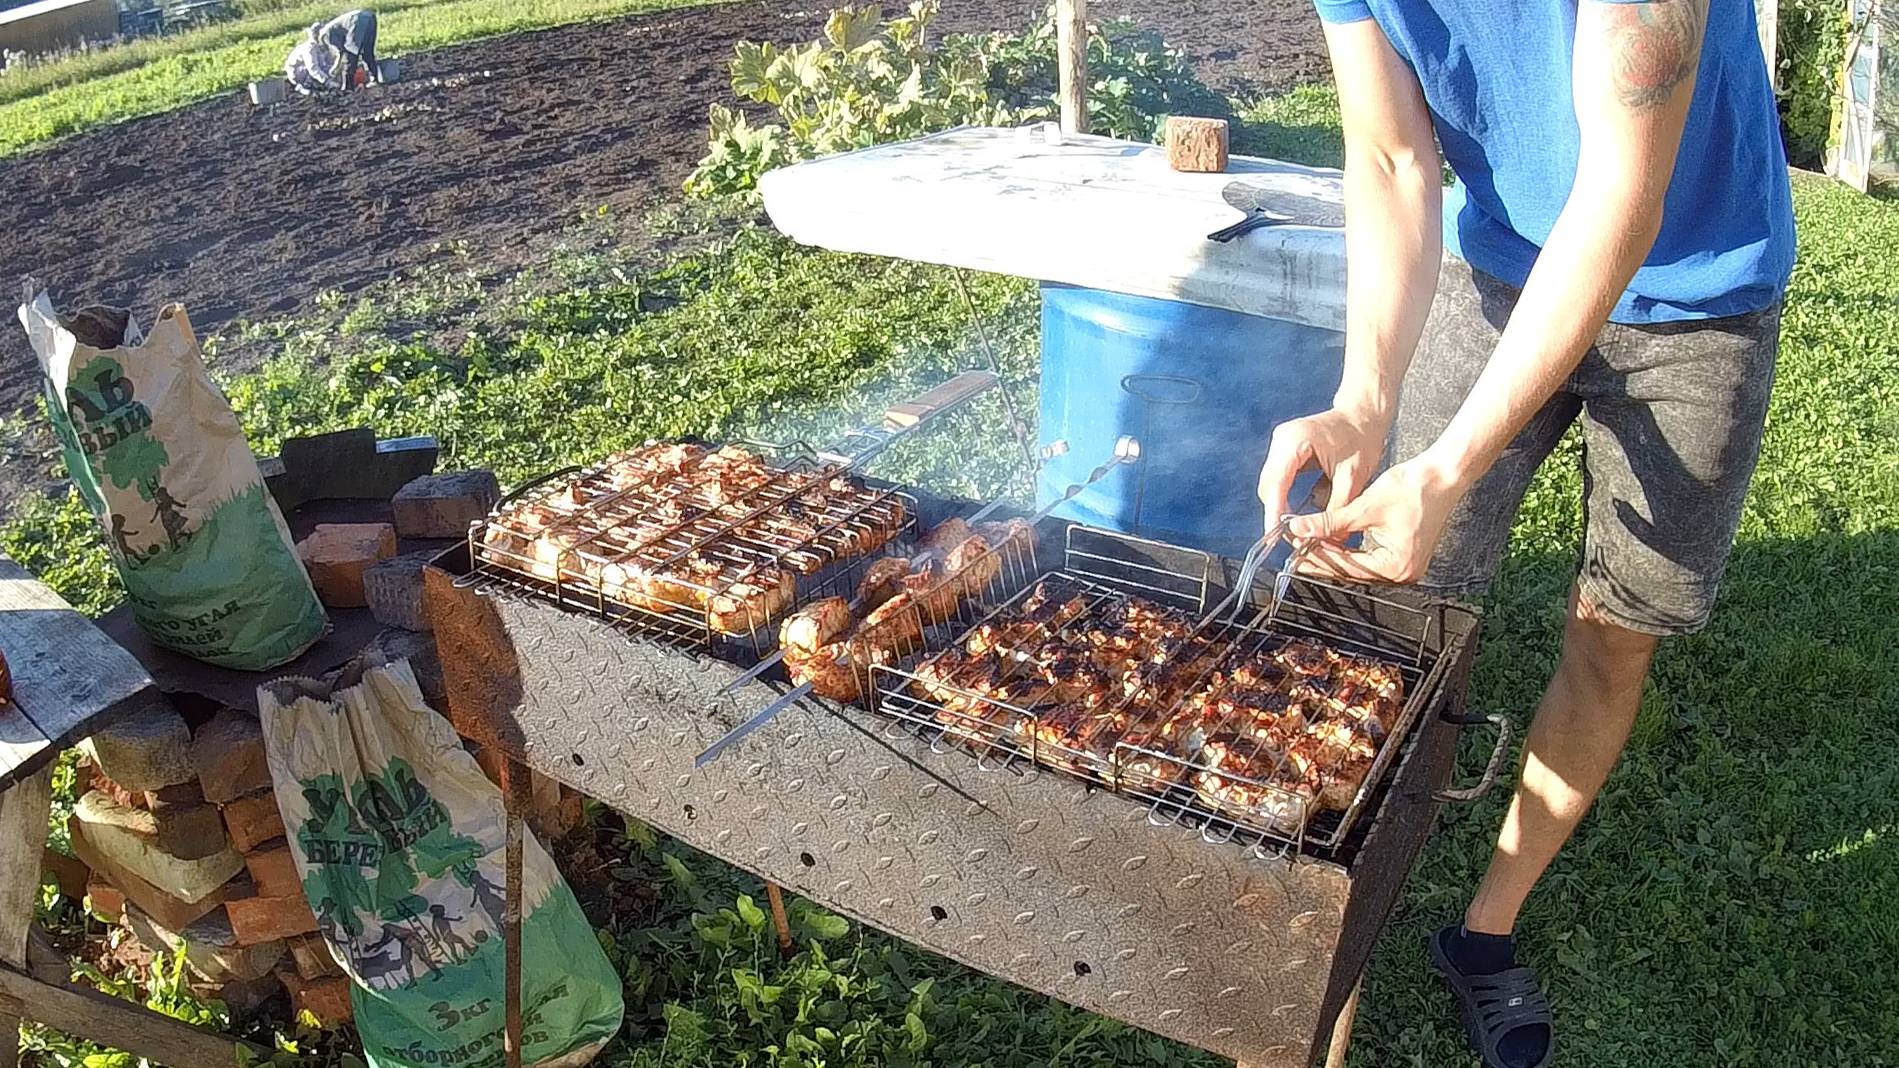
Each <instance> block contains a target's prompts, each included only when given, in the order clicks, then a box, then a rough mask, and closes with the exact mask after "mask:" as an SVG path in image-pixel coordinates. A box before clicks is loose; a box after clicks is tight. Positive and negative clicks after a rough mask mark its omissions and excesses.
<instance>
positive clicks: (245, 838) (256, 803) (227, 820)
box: [224, 790, 284, 853]
mask: <svg viewBox="0 0 1899 1068" xmlns="http://www.w3.org/2000/svg"><path fill="white" fill-rule="evenodd" d="M224 829H225V830H226V831H228V832H230V835H231V845H232V846H234V847H235V848H236V849H237V851H238V852H240V853H249V852H252V851H253V850H255V849H256V848H257V847H258V846H261V845H263V844H264V843H265V842H268V841H271V840H272V839H276V838H282V837H283V836H284V818H283V815H282V814H281V813H279V812H278V811H277V795H276V794H274V793H271V792H270V791H268V790H266V791H264V792H263V793H260V794H251V795H249V796H247V797H240V798H238V799H237V800H235V801H232V802H231V803H229V804H227V805H225V806H224Z"/></svg>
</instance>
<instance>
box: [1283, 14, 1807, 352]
mask: <svg viewBox="0 0 1899 1068" xmlns="http://www.w3.org/2000/svg"><path fill="white" fill-rule="evenodd" d="M1582 2H1584V3H1589V2H1593V0H1582ZM1314 4H1315V6H1316V7H1317V8H1318V10H1319V17H1320V18H1322V19H1324V20H1325V21H1327V22H1355V21H1358V20H1361V19H1367V18H1375V19H1377V20H1378V25H1379V27H1380V28H1381V29H1383V30H1384V33H1385V36H1386V37H1387V38H1388V39H1389V40H1390V41H1391V44H1392V47H1393V48H1394V49H1395V50H1396V51H1397V53H1398V55H1399V56H1401V57H1403V59H1404V60H1405V62H1406V63H1408V64H1409V65H1410V66H1411V69H1412V70H1413V71H1415V72H1416V73H1417V76H1418V81H1419V82H1420V83H1421V84H1422V85H1423V87H1424V99H1425V102H1426V103H1427V104H1428V105H1429V106H1430V109H1431V119H1432V121H1433V122H1434V123H1435V124H1436V127H1437V136H1438V142H1439V144H1440V145H1442V146H1443V149H1444V157H1445V159H1446V160H1447V161H1448V162H1449V163H1450V165H1451V169H1452V170H1453V171H1455V172H1456V174H1457V179H1458V180H1457V183H1456V185H1455V186H1454V187H1453V188H1452V189H1449V190H1446V191H1445V197H1444V241H1445V244H1446V246H1447V247H1449V249H1450V250H1451V251H1452V252H1454V253H1456V254H1458V255H1460V256H1462V257H1463V258H1464V259H1466V260H1468V261H1469V262H1470V264H1471V265H1472V266H1473V267H1476V268H1477V269H1478V270H1481V271H1483V272H1484V273H1486V274H1490V275H1494V276H1496V277H1498V278H1501V279H1503V280H1504V281H1506V282H1509V283H1511V284H1513V285H1517V286H1521V285H1522V284H1523V283H1524V281H1525V279H1527V278H1528V277H1529V275H1530V266H1531V265H1532V264H1533V263H1535V262H1536V257H1537V253H1538V251H1539V250H1540V249H1541V247H1542V245H1543V242H1544V241H1546V240H1547V239H1548V238H1549V233H1550V229H1551V228H1552V227H1553V226H1554V225H1555V223H1556V216H1557V214H1558V213H1560V212H1561V211H1562V209H1563V202H1564V201H1565V200H1566V199H1568V197H1569V191H1570V186H1571V184H1572V183H1573V182H1574V180H1575V175H1576V160H1577V153H1578V146H1579V144H1580V140H1581V135H1580V133H1579V131H1578V129H1577V125H1576V110H1575V103H1574V101H1573V99H1572V97H1571V93H1570V71H1571V56H1572V49H1573V46H1574V43H1575V38H1576V4H1577V0H1436V2H1433V0H1314ZM1709 7H1710V10H1709V13H1708V29H1707V37H1706V39H1705V40H1704V41H1703V44H1702V52H1701V67H1700V70H1699V73H1698V74H1697V76H1696V80H1695V96H1694V101H1693V102H1692V103H1691V105H1690V106H1689V111H1688V124H1687V127H1686V130H1685V132H1684V133H1683V134H1682V143H1681V152H1680V154H1679V155H1678V156H1677V157H1676V160H1675V173H1674V175H1673V177H1672V178H1671V179H1670V181H1669V186H1668V193H1667V195H1666V197H1665V199H1664V201H1663V213H1662V229H1661V234H1660V236H1659V237H1657V238H1656V240H1655V247H1654V249H1653V250H1651V251H1650V252H1649V255H1648V259H1647V260H1645V261H1644V262H1643V265H1642V267H1641V268H1640V269H1639V270H1637V271H1636V273H1635V278H1634V279H1633V280H1632V281H1631V282H1630V283H1629V288H1628V291H1627V292H1626V293H1624V294H1623V295H1622V299H1621V301H1620V302H1618V303H1617V304H1616V307H1615V311H1614V312H1613V313H1611V315H1610V318H1611V319H1613V320H1614V321H1616V322H1621V323H1650V322H1666V321H1670V320H1680V319H1707V318H1714V317H1719V316H1727V315H1739V314H1742V313H1745V312H1750V311H1757V310H1759V309H1761V308H1765V307H1767V306H1769V305H1771V304H1773V303H1774V302H1775V301H1776V300H1778V299H1780V295H1781V292H1782V291H1783V290H1784V289H1785V288H1786V285H1787V275H1788V273H1789V272H1790V271H1791V270H1792V269H1793V256H1794V222H1793V194H1792V190H1791V189H1790V188H1789V186H1788V181H1787V163H1786V157H1785V156H1784V155H1783V153H1782V149H1781V144H1780V123H1779V118H1778V114H1777V112H1776V111H1775V108H1774V93H1773V88H1772V87H1771V86H1770V85H1769V83H1768V80H1767V64H1766V61H1765V60H1764V59H1763V57H1762V56H1761V46H1760V39H1759V37H1758V36H1756V30H1755V23H1754V5H1753V3H1752V2H1751V0H1712V2H1711V3H1710V5H1709Z"/></svg>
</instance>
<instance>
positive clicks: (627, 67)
mask: <svg viewBox="0 0 1899 1068" xmlns="http://www.w3.org/2000/svg"><path fill="white" fill-rule="evenodd" d="M826 6H827V5H826V4H825V2H824V0H810V2H807V0H798V2H796V3H792V4H789V5H787V4H786V3H784V2H783V0H780V2H777V3H734V4H723V5H718V6H711V7H704V8H688V9H684V10H674V11H666V12H660V13H656V14H652V15H644V16H636V17H632V18H625V19H619V20H614V21H608V22H599V23H593V24H584V25H576V26H568V27H562V28H559V29H554V30H547V31H542V32H538V33H532V34H521V35H514V36H508V37H497V38H491V39H488V40H484V41H477V42H474V43H471V44H466V45H461V46H457V47H452V48H445V49H441V50H439V51H434V52H428V53H420V54H413V55H407V56H404V57H402V60H403V63H402V67H403V78H404V80H403V82H402V83H401V84H399V85H394V86H386V87H382V88H380V89H375V90H371V91H367V92H363V93H357V94H354V95H353V96H351V97H349V98H340V97H337V98H317V97H313V98H307V99H298V98H295V97H293V98H292V99H291V100H289V101H287V102H286V103H284V104H281V105H277V106H275V107H271V108H254V107H252V106H251V105H250V103H249V102H248V100H247V99H246V98H245V96H244V94H243V93H241V92H233V93H227V94H225V95H224V96H221V97H218V98H215V99H213V100H209V101H206V102H204V103H201V104H197V105H194V106H192V107H188V108H184V109H182V110H178V111H174V112H169V113H166V114H162V115H156V116H152V117H149V118H144V119H135V120H132V121H129V122H125V123H121V124H118V125H116V126H111V127H107V128H104V129H101V130H97V131H93V132H90V133H86V134H82V135H79V136H77V137H72V138H68V139H66V140H64V141H61V142H58V143H56V144H54V145H52V146H50V147H47V148H45V149H42V150H39V151H35V152H31V153H29V154H27V155H25V156H21V157H18V158H15V159H12V160H7V161H0V189H4V190H6V195H5V196H4V197H0V265H4V270H5V272H6V278H7V280H8V283H9V284H10V285H11V284H12V280H13V279H15V278H18V277H21V276H27V275H30V276H33V277H35V278H37V279H38V280H39V281H40V282H42V283H43V284H44V285H46V286H47V287H48V288H49V289H50V290H51V292H52V294H53V295H54V297H55V299H56V300H57V301H58V302H59V303H60V304H61V306H77V305H79V304H82V303H93V302H100V303H108V304H115V305H119V306H122V307H129V308H132V309H133V310H134V312H135V313H136V314H137V315H138V316H139V318H140V320H141V321H144V322H149V321H150V319H151V318H152V316H153V315H155V314H156V312H157V309H158V307H159V306H160V305H162V304H164V303H166V302H170V301H182V302H183V303H184V304H185V306H186V307H187V308H188V309H189V311H190V314H191V318H192V321H193V323H195V324H198V325H199V326H200V328H201V329H202V330H203V332H204V333H206V334H211V333H215V332H216V331H217V330H218V329H219V328H220V327H222V326H223V325H225V324H226V323H229V322H231V321H232V320H234V319H239V318H259V317H264V316H270V315H276V314H285V313H291V312H295V311H297V310H299V309H300V308H303V307H306V306H307V304H308V302H309V301H310V300H311V299H312V298H313V297H314V296H315V295H316V294H318V293H320V292H323V291H325V290H340V291H343V292H349V291H352V290H355V289H357V288H360V287H362V286H364V285H366V284H369V283H371V282H374V281H377V280H380V279H384V278H387V277H389V276H391V275H393V274H396V273H399V272H401V271H403V270H404V269H406V268H412V267H415V266H418V265H420V264H422V263H424V262H426V261H428V260H430V258H431V257H432V256H433V255H435V254H436V253H435V252H434V251H433V250H434V247H435V246H439V245H441V244H443V243H459V244H460V245H462V246H464V247H465V248H466V249H467V250H468V252H469V253H470V255H471V256H472V258H473V259H474V260H475V261H476V262H480V263H483V264H486V265H489V266H493V267H500V268H506V267H508V266H510V265H511V264H514V263H519V262H523V261H525V260H526V259H527V258H529V257H530V256H532V255H533V254H534V252H535V251H536V250H537V249H538V248H539V247H540V244H541V243H542V242H545V241H548V240H551V239H553V238H554V237H555V236H556V235H558V233H559V231H560V230H561V229H562V228H563V227H564V226H566V225H567V224H568V223H570V222H572V221H574V220H576V219H577V218H578V217H579V216H580V215H582V214H586V213H591V212H595V211H597V210H598V209H600V208H601V207H603V206H605V207H608V208H609V209H625V210H637V209H640V208H642V207H646V206H651V205H652V204H654V203H656V202H658V201H660V200H663V199H665V198H668V197H671V196H674V195H676V194H677V191H678V190H679V188H680V183H681V182H682V181H683V180H684V179H685V177H686V174H687V173H688V172H689V171H690V170H691V169H692V167H693V165H694V164H695V163H696V162H697V161H698V159H699V158H700V156H702V155H703V154H704V152H705V137H706V135H705V115H706V106H707V105H708V104H711V103H714V102H721V101H725V102H729V101H731V100H732V93H731V88H730V82H729V80H728V75H727V72H726V63H727V61H728V60H729V59H730V57H731V55H732V48H733V45H734V44H736V43H738V42H740V41H746V40H774V41H778V42H781V43H790V42H797V41H804V40H811V39H813V38H815V37H816V36H817V35H818V33H819V30H820V27H821V25H822V22H823V12H824V10H825V8H826ZM888 6H890V7H892V9H894V8H895V7H896V6H897V5H895V4H892V5H888ZM943 8H944V14H943V18H942V20H941V22H940V23H939V25H940V27H941V30H942V31H943V32H954V31H960V30H986V29H1017V28H1020V27H1022V26H1024V25H1027V24H1028V22H1029V21H1030V20H1031V19H1032V18H1034V17H1036V16H1037V15H1038V14H1039V13H1040V12H1041V11H1043V10H1044V9H1045V0H945V2H944V4H943ZM1090 14H1091V15H1092V16H1094V17H1096V18H1102V17H1109V16H1114V15H1132V16H1133V17H1134V18H1136V19H1137V20H1138V21H1139V22H1140V23H1141V24H1142V25H1144V26H1149V27H1152V28H1155V29H1158V30H1160V31H1161V32H1162V33H1164V34H1165V35H1166V36H1167V38H1168V39H1169V40H1170V41H1172V42H1174V43H1176V44H1178V45H1179V46H1181V47H1183V48H1185V49H1186V50H1187V51H1188V53H1189V54H1190V55H1191V56H1192V58H1193V59H1194V61H1195V63H1196V67H1197V69H1198V70H1199V72H1200V74H1201V76H1202V77H1203V78H1204V79H1206V80H1207V81H1208V82H1210V83H1211V84H1213V85H1215V86H1216V87H1219V88H1221V89H1224V90H1227V91H1230V92H1255V91H1258V90H1261V89H1276V88H1282V87H1286V86H1290V85H1293V84H1297V83H1300V82H1305V81H1311V80H1313V79H1315V78H1318V77H1323V76H1324V74H1325V72H1326V66H1325V63H1324V60H1323V58H1322V47H1323V46H1322V41H1321V38H1320V34H1319V28H1318V22H1317V19H1316V18H1315V16H1314V15H1313V13H1312V9H1311V6H1310V4H1309V3H1308V2H1307V0H1262V2H1257V3H1249V4H1235V3H1232V2H1230V0H1096V2H1095V3H1094V4H1093V5H1091V8H1090ZM10 292H11V290H10ZM250 358H252V359H254V358H255V356H254V354H252V355H251V356H250ZM242 369H243V368H242V367H241V366H237V365H235V363H226V364H225V365H223V367H222V370H225V371H227V372H228V371H233V370H242ZM37 375H38V372H37V368H36V366H35V363H34V360H33V357H32V354H31V351H30V350H29V349H28V347H27V343H26V336H25V334H24V333H23V332H22V331H21V330H20V329H19V328H18V327H17V326H16V325H14V324H13V322H12V316H10V315H9V316H7V317H6V323H5V324H4V325H0V417H5V416H6V415H8V414H10V413H13V412H16V411H21V410H25V409H28V408H30V406H31V404H32V397H33V396H34V395H35V392H36V390H37ZM5 466H8V467H17V466H20V465H16V464H13V463H11V462H9V463H8V464H6V465H5ZM16 473H17V472H16ZM9 483H11V484H9ZM17 488H19V482H16V481H15V480H14V479H12V478H8V477H5V476H0V498H7V497H11V496H12V491H14V490H16V489H17ZM4 510H5V509H4V506H3V505H0V511H4Z"/></svg>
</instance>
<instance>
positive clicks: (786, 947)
mask: <svg viewBox="0 0 1899 1068" xmlns="http://www.w3.org/2000/svg"><path fill="white" fill-rule="evenodd" d="M765 900H767V901H769V902H770V903H771V923H772V926H773V927H774V928H776V929H777V931H778V952H780V953H783V954H784V955H785V956H787V957H789V956H791V948H792V943H791V919H790V918H789V917H787V916H786V915H785V892H784V891H783V890H780V889H778V884H777V883H772V882H768V883H766V884H765Z"/></svg>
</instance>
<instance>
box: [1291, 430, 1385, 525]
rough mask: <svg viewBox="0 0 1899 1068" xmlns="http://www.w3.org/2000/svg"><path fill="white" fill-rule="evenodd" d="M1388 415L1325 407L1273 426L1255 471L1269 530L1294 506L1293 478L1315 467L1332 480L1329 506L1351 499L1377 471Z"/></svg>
mask: <svg viewBox="0 0 1899 1068" xmlns="http://www.w3.org/2000/svg"><path fill="white" fill-rule="evenodd" d="M1390 430H1391V417H1390V416H1389V415H1387V414H1384V413H1382V412H1377V411H1372V410H1359V409H1352V408H1329V409H1327V410H1325V411H1323V412H1320V413H1318V414H1317V415H1308V416H1306V417H1304V418H1303V419H1288V420H1287V421H1285V422H1283V423H1281V424H1279V425H1278V426H1277V427H1275V428H1274V429H1273V440H1272V446H1271V448H1269V449H1268V450H1267V452H1266V466H1265V467H1263V468H1261V469H1260V472H1259V500H1260V503H1261V504H1262V505H1264V506H1265V508H1266V529H1267V530H1271V529H1273V528H1274V527H1275V526H1278V525H1279V521H1280V519H1281V518H1283V517H1284V516H1285V514H1286V510H1287V509H1288V508H1290V507H1291V506H1292V502H1291V500H1290V498H1291V496H1292V484H1293V480H1294V479H1297V478H1298V477H1299V474H1300V472H1302V471H1304V470H1306V469H1307V468H1309V467H1317V468H1318V469H1319V470H1320V471H1321V472H1323V473H1324V475H1325V477H1326V478H1328V479H1330V480H1331V482H1332V493H1331V506H1332V507H1338V506H1340V505H1344V504H1349V503H1351V502H1352V500H1353V499H1354V498H1356V497H1357V496H1358V494H1359V492H1360V491H1362V490H1363V489H1364V488H1365V484H1366V483H1367V482H1370V481H1371V477H1372V475H1373V473H1375V472H1376V471H1377V470H1378V463H1379V461H1380V460H1381V459H1383V458H1384V454H1385V435H1386V434H1387V433H1388V432H1389V431H1390Z"/></svg>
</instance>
